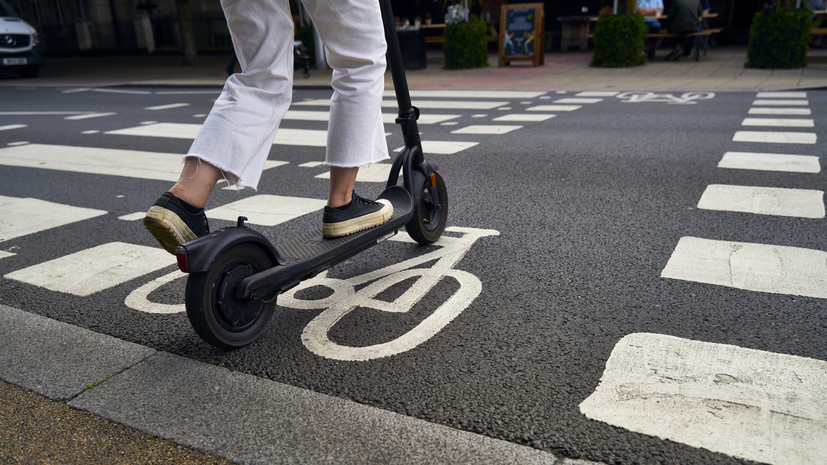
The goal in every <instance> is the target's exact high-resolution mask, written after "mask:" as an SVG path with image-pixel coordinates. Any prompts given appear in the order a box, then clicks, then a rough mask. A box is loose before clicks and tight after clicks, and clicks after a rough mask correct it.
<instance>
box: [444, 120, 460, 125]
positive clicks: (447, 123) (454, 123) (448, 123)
mask: <svg viewBox="0 0 827 465" xmlns="http://www.w3.org/2000/svg"><path fill="white" fill-rule="evenodd" d="M458 124H459V122H458V121H446V122H444V123H442V124H440V126H457V125H458Z"/></svg>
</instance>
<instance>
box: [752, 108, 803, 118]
mask: <svg viewBox="0 0 827 465" xmlns="http://www.w3.org/2000/svg"><path fill="white" fill-rule="evenodd" d="M749 114H750V115H788V116H810V115H811V114H813V112H812V111H811V110H810V109H809V108H750V109H749Z"/></svg>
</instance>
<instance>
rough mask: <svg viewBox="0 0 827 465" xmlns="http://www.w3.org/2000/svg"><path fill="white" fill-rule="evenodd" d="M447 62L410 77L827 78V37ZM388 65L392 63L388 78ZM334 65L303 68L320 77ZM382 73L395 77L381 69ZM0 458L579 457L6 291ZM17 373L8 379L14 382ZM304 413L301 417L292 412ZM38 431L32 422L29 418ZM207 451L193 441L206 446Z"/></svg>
mask: <svg viewBox="0 0 827 465" xmlns="http://www.w3.org/2000/svg"><path fill="white" fill-rule="evenodd" d="M496 58H497V57H496V55H492V56H491V57H490V63H491V66H489V67H488V68H483V69H476V70H453V71H449V70H444V69H442V61H443V57H442V56H441V54H440V53H439V52H434V51H429V52H428V66H427V67H426V68H425V69H421V70H410V71H409V72H408V73H407V77H408V82H409V84H410V87H411V88H412V89H542V90H601V89H606V90H644V91H729V90H732V91H734V90H750V91H752V90H755V91H758V90H788V89H807V88H820V87H827V50H821V49H820V50H812V51H811V52H810V55H809V60H810V62H809V66H807V67H806V68H803V69H798V70H756V69H746V68H744V66H743V63H744V62H745V61H746V50H745V48H744V47H722V48H714V49H712V50H711V51H710V52H709V54H708V55H706V56H704V57H701V59H700V60H699V61H697V62H696V61H692V60H683V61H678V62H665V61H663V60H662V58H661V59H656V60H653V61H651V62H649V63H647V64H646V65H644V66H640V67H635V68H621V69H604V68H592V67H590V66H589V60H590V58H591V54H590V53H581V52H578V53H548V54H547V55H546V59H545V65H543V66H541V67H531V66H526V65H513V66H510V67H505V68H498V67H497V66H496ZM228 59H229V57H228V56H220V55H202V56H201V57H200V60H199V63H198V64H197V65H194V66H188V67H184V66H181V64H180V57H178V56H174V55H155V56H113V57H105V58H104V57H63V58H52V59H49V60H48V64H47V66H46V67H44V68H43V70H42V72H41V76H40V77H38V78H36V79H18V78H16V76H14V75H11V74H8V75H0V86H13V87H21V86H23V87H25V86H59V87H97V86H115V85H171V86H216V87H218V86H221V85H222V84H223V82H224V80H225V79H226V73H225V71H224V68H225V66H226V64H227V61H228ZM388 79H390V78H388ZM329 81H330V71H327V70H311V76H310V78H308V79H304V78H302V77H301V75H300V73H299V74H297V77H296V80H295V85H296V86H328V85H329ZM388 85H389V86H390V85H391V83H390V81H388ZM0 340H2V341H3V349H2V350H0V380H2V381H0V461H2V462H4V463H80V462H83V463H227V462H226V461H227V460H228V461H230V462H235V463H438V464H444V463H520V464H530V463H545V464H554V465H562V464H567V465H585V464H586V463H588V462H583V461H573V460H569V459H564V458H560V457H556V456H554V455H552V454H549V453H545V452H542V451H538V450H535V449H532V448H529V447H524V446H520V445H517V444H513V443H510V442H505V441H500V440H497V439H492V438H488V437H484V436H480V435H477V434H473V433H469V432H465V431H459V430H455V429H451V428H447V427H445V426H441V425H436V424H432V423H428V422H425V421H422V420H418V419H413V418H410V417H406V416H403V415H399V414H396V413H392V412H388V411H384V410H381V409H377V408H374V407H368V406H364V405H360V404H356V403H353V402H350V401H347V400H343V399H339V398H335V397H330V396H326V395H322V394H318V393H315V392H311V391H307V390H303V389H299V388H296V387H293V386H289V385H285V384H280V383H276V382H273V381H269V380H264V379H260V378H256V377H253V376H250V375H245V374H241V373H237V372H232V371H230V370H227V369H224V368H219V367H215V366H212V365H207V364H203V363H201V362H196V361H193V360H189V359H185V358H182V357H179V356H176V355H172V354H169V353H164V352H159V351H156V350H154V349H150V348H147V347H143V346H140V345H136V344H133V343H129V342H126V341H123V340H119V339H116V338H113V337H110V336H107V335H102V334H98V333H95V332H92V331H89V330H86V329H83V328H79V327H76V326H72V325H69V324H66V323H62V322H57V321H54V320H50V319H47V318H44V317H41V316H38V315H34V314H31V313H28V312H25V311H22V310H19V309H15V308H11V307H6V306H2V305H0ZM15 386H16V387H15ZM297 419H298V420H297ZM38 433H41V434H38ZM199 454H201V455H199Z"/></svg>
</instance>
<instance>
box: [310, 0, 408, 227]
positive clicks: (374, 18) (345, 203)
mask: <svg viewBox="0 0 827 465" xmlns="http://www.w3.org/2000/svg"><path fill="white" fill-rule="evenodd" d="M304 3H305V5H306V6H307V8H308V12H309V14H310V17H311V18H312V19H313V22H314V24H315V25H316V26H317V27H318V30H319V34H320V36H321V38H322V41H323V42H324V44H325V50H326V52H327V58H328V64H330V66H331V67H332V68H333V82H332V85H333V91H334V92H333V97H332V98H331V100H330V122H329V124H328V136H327V153H326V157H325V164H326V165H328V166H329V167H330V191H329V194H328V206H327V207H326V208H325V212H324V217H323V220H322V233H323V234H324V236H325V237H338V236H342V235H347V234H351V233H353V232H356V231H359V230H362V229H366V228H369V227H373V226H378V225H380V224H382V223H384V222H386V221H388V220H389V219H390V218H391V215H392V214H393V207H392V206H391V204H390V203H389V202H387V201H385V200H380V201H379V202H372V201H369V200H365V199H362V198H361V197H359V196H358V195H356V194H353V186H354V183H355V181H356V174H357V172H358V168H359V167H360V166H364V165H367V164H370V163H376V162H379V161H382V160H386V159H388V158H389V156H388V144H387V140H386V139H385V126H384V122H383V121H382V97H383V93H384V85H385V67H386V66H385V52H386V50H387V46H386V44H385V31H384V27H383V26H382V18H381V15H380V11H379V4H378V2H375V1H365V0H345V1H337V2H331V1H329V0H304Z"/></svg>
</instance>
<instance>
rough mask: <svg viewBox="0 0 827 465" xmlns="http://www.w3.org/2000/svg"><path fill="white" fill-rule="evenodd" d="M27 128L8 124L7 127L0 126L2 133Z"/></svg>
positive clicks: (22, 125)
mask: <svg viewBox="0 0 827 465" xmlns="http://www.w3.org/2000/svg"><path fill="white" fill-rule="evenodd" d="M25 127H28V126H26V125H25V124H7V125H5V126H0V131H11V130H12V129H23V128H25Z"/></svg>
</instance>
